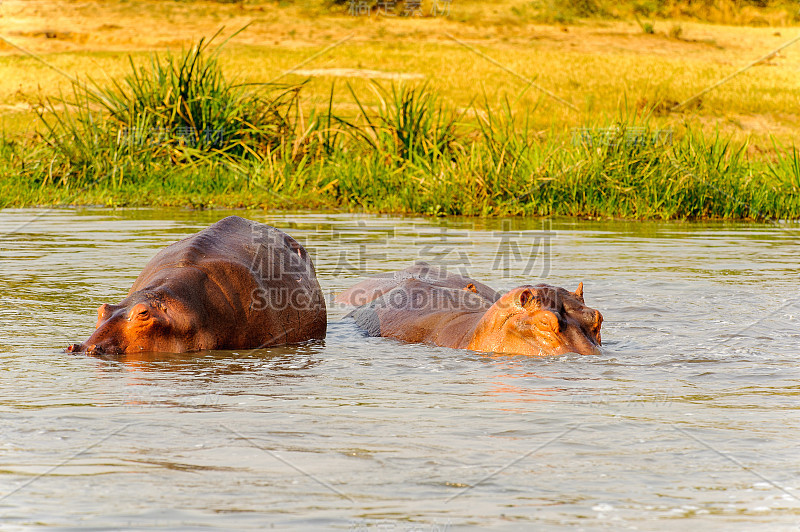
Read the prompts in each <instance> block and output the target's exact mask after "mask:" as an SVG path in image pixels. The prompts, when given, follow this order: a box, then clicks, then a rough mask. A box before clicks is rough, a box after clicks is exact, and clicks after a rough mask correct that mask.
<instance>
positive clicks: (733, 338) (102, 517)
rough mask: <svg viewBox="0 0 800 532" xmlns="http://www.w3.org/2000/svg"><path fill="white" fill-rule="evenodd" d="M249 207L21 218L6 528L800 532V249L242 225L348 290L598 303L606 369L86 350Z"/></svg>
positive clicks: (699, 228) (342, 220)
mask: <svg viewBox="0 0 800 532" xmlns="http://www.w3.org/2000/svg"><path fill="white" fill-rule="evenodd" d="M227 214H229V213H224V212H218V211H214V212H191V211H183V210H160V211H159V210H131V211H111V210H91V209H84V210H44V211H40V210H6V211H2V212H0V249H1V251H0V264H2V269H1V270H0V271H2V274H1V276H0V297H2V299H1V300H0V357H1V359H2V362H1V363H0V371H2V373H0V375H1V376H0V379H1V380H0V385H1V386H2V388H1V389H2V394H1V395H0V434H1V435H2V439H1V440H0V523H1V524H2V525H3V526H4V527H5V529H9V530H14V529H20V528H29V527H34V526H46V527H54V528H59V529H82V530H83V529H107V528H112V527H113V528H126V529H149V528H168V529H176V530H181V529H182V530H198V529H204V530H205V529H215V528H216V529H226V530H229V529H240V530H241V529H262V528H269V527H273V526H274V527H275V528H278V529H284V528H298V529H340V530H396V531H410V530H462V529H464V530H469V529H476V530H477V529H484V528H496V529H509V530H518V529H523V528H525V529H532V528H537V529H560V528H570V529H572V528H576V529H584V530H603V529H613V530H618V529H639V530H687V529H699V528H700V527H706V528H707V529H715V530H716V529H721V530H740V529H744V528H747V529H754V530H770V531H772V530H797V529H798V527H800V474H798V473H800V450H799V449H798V445H797V442H798V439H800V416H798V414H799V413H800V364H799V363H798V355H800V331H799V330H798V314H799V313H800V301H799V300H798V293H800V289H799V288H800V277H798V274H800V266H798V251H800V247H799V244H800V242H799V240H800V230H799V229H800V227H798V226H796V225H790V224H688V223H638V222H637V223H633V222H589V221H574V220H563V221H553V222H542V221H541V220H522V219H512V220H473V219H451V220H435V219H417V218H391V217H373V216H356V215H346V214H308V213H294V214H265V213H263V212H249V213H242V212H240V213H239V214H241V215H245V216H247V217H249V218H251V219H254V220H258V221H263V222H267V223H270V224H272V225H275V226H277V227H280V228H281V229H284V230H285V231H287V232H288V233H290V234H291V235H293V236H295V237H297V238H298V239H299V240H300V241H301V242H303V243H304V244H305V245H306V246H307V247H308V248H309V250H310V251H311V252H312V256H313V257H314V259H315V262H316V266H317V269H318V273H319V278H320V283H321V284H322V286H323V288H324V290H325V291H326V293H329V294H330V293H336V292H338V291H340V290H342V289H344V288H346V287H349V286H351V285H352V284H354V283H355V282H357V280H358V279H359V278H360V276H362V275H367V274H371V273H378V272H384V271H392V270H397V269H401V268H404V267H406V266H408V265H409V264H410V263H411V261H412V260H415V259H424V260H428V261H431V262H436V261H438V262H446V263H448V264H449V265H450V267H452V268H459V267H460V266H464V265H466V269H467V271H468V272H469V273H470V274H471V275H472V276H473V277H474V278H476V279H478V280H480V281H485V282H487V283H488V284H490V285H491V286H493V287H495V288H497V289H503V290H506V289H508V288H511V287H514V286H517V285H519V284H524V283H529V282H531V281H537V280H540V279H542V278H544V279H546V281H547V282H549V283H551V284H556V285H561V286H565V287H566V288H569V289H574V288H575V287H576V286H577V284H578V282H579V281H583V282H584V284H585V287H586V289H585V290H586V301H587V304H589V305H590V306H593V307H595V308H597V309H599V310H600V311H601V312H602V313H603V315H604V317H605V322H604V324H603V340H604V349H605V352H604V354H603V355H602V356H599V357H580V356H563V357H558V358H541V359H540V358H524V357H510V356H489V355H485V354H477V353H470V352H467V351H459V350H452V349H444V348H436V347H428V346H420V345H403V344H400V343H398V342H395V341H393V340H388V339H383V338H367V337H365V336H364V335H363V334H362V333H361V332H359V331H358V329H357V328H356V327H355V326H354V324H353V323H352V321H350V320H343V319H342V317H343V316H344V314H345V313H346V310H345V309H341V308H331V309H330V313H329V314H330V315H329V332H328V338H327V340H326V341H325V342H324V344H318V345H305V346H296V347H281V348H275V349H264V350H259V351H255V352H246V351H241V352H222V351H220V352H204V353H200V354H183V355H172V356H161V357H152V356H151V357H140V358H138V359H133V358H127V359H125V358H121V359H112V360H101V359H96V358H91V357H86V356H75V355H70V354H65V353H64V352H63V348H64V347H65V346H66V345H68V344H70V343H72V342H77V341H82V340H84V339H85V338H87V337H88V336H89V334H90V333H91V331H92V328H93V325H94V320H95V309H96V308H97V307H98V306H99V305H100V304H101V303H104V302H108V303H113V302H118V301H119V300H121V299H122V298H123V297H124V294H125V293H126V292H127V290H128V288H129V287H130V285H131V284H132V282H133V280H134V279H135V278H136V276H137V275H138V273H139V272H140V271H141V269H142V267H143V266H144V264H145V263H146V262H147V260H148V259H149V258H150V257H151V256H152V255H153V254H155V252H156V251H157V250H158V249H161V248H162V247H164V246H165V245H167V244H169V243H170V242H172V241H175V240H177V239H178V238H181V237H183V236H185V235H189V234H191V233H193V232H195V231H197V230H199V229H200V228H202V227H204V226H206V225H208V224H210V223H212V222H214V221H216V220H218V219H219V218H221V217H223V216H225V215H227Z"/></svg>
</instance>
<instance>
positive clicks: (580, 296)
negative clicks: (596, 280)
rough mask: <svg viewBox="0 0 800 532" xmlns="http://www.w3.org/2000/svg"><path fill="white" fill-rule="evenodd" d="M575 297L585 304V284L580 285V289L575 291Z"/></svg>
mask: <svg viewBox="0 0 800 532" xmlns="http://www.w3.org/2000/svg"><path fill="white" fill-rule="evenodd" d="M575 297H577V298H578V299H580V300H581V303H583V282H580V283H578V288H577V289H576V290H575Z"/></svg>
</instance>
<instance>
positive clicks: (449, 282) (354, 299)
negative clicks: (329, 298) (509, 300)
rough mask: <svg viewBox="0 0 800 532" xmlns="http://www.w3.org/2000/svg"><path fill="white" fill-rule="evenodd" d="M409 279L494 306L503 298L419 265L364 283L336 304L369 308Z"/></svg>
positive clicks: (445, 272)
mask: <svg viewBox="0 0 800 532" xmlns="http://www.w3.org/2000/svg"><path fill="white" fill-rule="evenodd" d="M409 279H416V280H419V281H422V282H423V283H426V284H427V285H430V286H431V287H440V288H447V289H453V290H467V291H470V292H473V293H475V294H477V295H479V296H481V297H482V298H484V299H486V300H487V301H490V302H492V303H494V302H495V301H497V300H498V299H499V298H500V294H499V293H497V292H495V291H494V290H493V289H492V288H490V287H489V286H487V285H485V284H483V283H480V282H478V281H476V280H475V279H472V278H470V277H466V276H463V275H459V274H457V273H453V272H451V271H448V270H447V269H446V268H440V267H436V266H432V265H430V264H428V263H427V262H422V261H420V262H417V263H415V264H414V265H413V266H410V267H408V268H406V269H405V270H401V271H399V272H392V273H384V274H380V275H376V276H374V277H371V278H369V279H367V280H365V281H361V282H360V283H358V284H356V285H355V286H353V287H352V288H349V289H347V290H345V291H344V292H342V293H341V294H339V295H338V296H336V302H337V303H344V304H347V305H354V306H361V305H366V304H367V303H369V302H371V301H374V300H376V299H378V298H379V297H381V296H383V295H384V294H387V293H389V292H390V291H392V290H394V289H395V288H398V287H400V286H401V285H403V284H404V283H405V282H406V281H408V280H409Z"/></svg>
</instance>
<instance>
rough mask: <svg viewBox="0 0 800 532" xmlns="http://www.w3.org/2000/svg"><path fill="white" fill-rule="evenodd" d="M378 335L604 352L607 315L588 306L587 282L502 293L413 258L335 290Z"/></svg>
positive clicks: (476, 346)
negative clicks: (402, 265) (404, 265)
mask: <svg viewBox="0 0 800 532" xmlns="http://www.w3.org/2000/svg"><path fill="white" fill-rule="evenodd" d="M336 301H337V302H339V303H345V304H349V305H357V306H358V308H357V309H355V310H354V311H353V312H352V313H351V315H352V317H353V318H354V319H355V321H356V323H357V324H358V325H359V326H360V327H361V328H363V329H364V330H366V331H367V333H368V334H370V335H372V336H385V337H389V338H395V339H397V340H402V341H404V342H415V343H424V344H432V345H438V346H442V347H453V348H459V349H471V350H474V351H485V352H495V353H515V354H523V355H558V354H564V353H579V354H583V355H593V354H598V353H599V352H600V350H599V346H600V343H601V339H600V327H601V324H602V322H603V316H602V315H601V314H600V312H598V311H597V310H595V309H593V308H590V307H587V306H586V305H585V303H584V299H583V283H580V284H579V285H578V288H577V290H575V291H574V292H570V291H568V290H565V289H564V288H559V287H556V286H550V285H547V284H537V285H525V286H519V287H517V288H514V289H512V290H510V291H508V292H507V293H505V294H503V295H500V294H499V293H497V292H495V291H494V290H492V289H491V288H489V287H488V286H487V285H484V284H482V283H479V282H478V281H475V280H474V279H470V278H469V277H464V276H462V275H458V274H455V273H451V272H447V271H445V270H443V269H439V268H434V267H431V266H429V265H427V264H425V263H419V264H415V265H414V266H411V267H410V268H407V269H405V270H402V271H399V272H395V273H393V274H384V275H380V276H377V277H374V278H372V279H367V280H366V281H363V282H361V283H358V284H357V285H355V286H353V287H352V288H350V289H348V290H346V291H345V292H342V293H341V294H339V296H337V298H336Z"/></svg>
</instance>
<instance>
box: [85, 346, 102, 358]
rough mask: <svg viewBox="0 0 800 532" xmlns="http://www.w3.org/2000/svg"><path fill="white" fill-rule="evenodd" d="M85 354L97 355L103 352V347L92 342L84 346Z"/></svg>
mask: <svg viewBox="0 0 800 532" xmlns="http://www.w3.org/2000/svg"><path fill="white" fill-rule="evenodd" d="M86 354H87V355H89V356H98V355H102V354H103V348H102V347H100V346H99V345H97V344H92V345H90V346H89V347H87V348H86Z"/></svg>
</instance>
